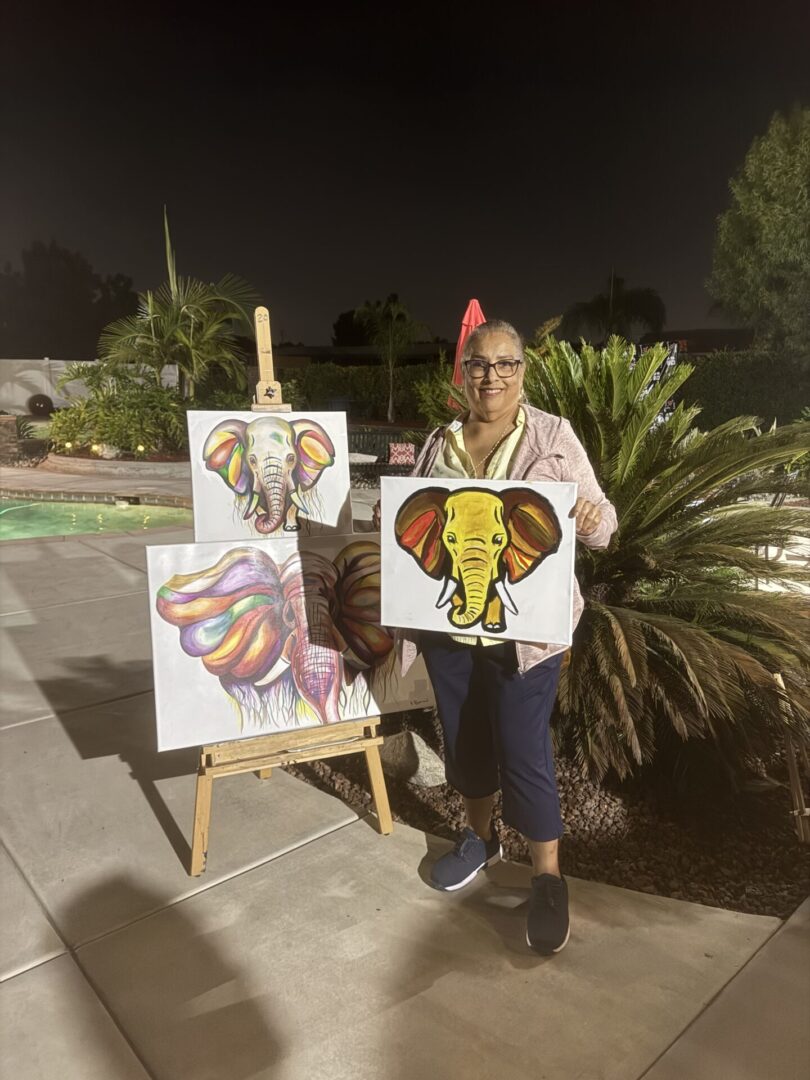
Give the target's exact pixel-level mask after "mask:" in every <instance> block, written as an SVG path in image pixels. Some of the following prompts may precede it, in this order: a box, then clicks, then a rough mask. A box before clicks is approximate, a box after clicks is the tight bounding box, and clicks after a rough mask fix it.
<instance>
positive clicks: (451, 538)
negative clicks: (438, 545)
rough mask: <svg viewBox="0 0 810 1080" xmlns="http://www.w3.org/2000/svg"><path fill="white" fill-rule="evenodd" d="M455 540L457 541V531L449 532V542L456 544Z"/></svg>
mask: <svg viewBox="0 0 810 1080" xmlns="http://www.w3.org/2000/svg"><path fill="white" fill-rule="evenodd" d="M455 542H456V534H455V533H448V534H447V543H448V544H455Z"/></svg>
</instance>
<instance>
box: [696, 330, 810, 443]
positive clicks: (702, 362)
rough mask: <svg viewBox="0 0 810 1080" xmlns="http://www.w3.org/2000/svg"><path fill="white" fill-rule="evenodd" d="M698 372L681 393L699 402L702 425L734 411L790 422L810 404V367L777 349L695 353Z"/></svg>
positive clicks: (717, 421)
mask: <svg viewBox="0 0 810 1080" xmlns="http://www.w3.org/2000/svg"><path fill="white" fill-rule="evenodd" d="M686 360H688V361H689V362H690V363H693V364H694V369H695V370H694V374H693V375H692V377H691V378H690V379H689V382H688V383H687V384H686V385H685V386H684V388H683V389H682V390H681V392H680V394H679V397H680V399H681V400H682V401H685V402H686V403H687V404H690V405H692V404H694V405H699V406H700V409H701V415H700V426H701V427H702V428H710V427H715V426H716V425H717V424H723V423H725V422H726V420H731V419H732V417H734V416H741V415H745V416H758V417H759V418H760V420H761V421H762V422H763V424H764V425H766V426H769V425H770V424H772V423H773V422H774V420H775V421H776V422H777V424H789V423H790V422H791V421H792V420H796V419H798V417H799V416H800V414H801V410H802V407H803V406H805V405H808V404H810V366H809V365H807V364H806V363H803V362H802V361H801V360H797V359H794V358H791V357H788V356H785V355H781V354H779V353H769V352H764V351H762V350H756V349H750V350H746V351H744V352H732V351H730V350H729V351H720V352H716V353H709V354H708V355H707V356H700V357H696V358H695V360H694V361H691V360H690V358H689V356H688V355H687V356H686Z"/></svg>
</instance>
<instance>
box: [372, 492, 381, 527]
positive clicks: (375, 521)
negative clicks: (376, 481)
mask: <svg viewBox="0 0 810 1080" xmlns="http://www.w3.org/2000/svg"><path fill="white" fill-rule="evenodd" d="M371 527H372V529H373V530H374V532H379V531H380V500H379V499H377V501H376V502H375V503H374V509H373V510H372V511H371Z"/></svg>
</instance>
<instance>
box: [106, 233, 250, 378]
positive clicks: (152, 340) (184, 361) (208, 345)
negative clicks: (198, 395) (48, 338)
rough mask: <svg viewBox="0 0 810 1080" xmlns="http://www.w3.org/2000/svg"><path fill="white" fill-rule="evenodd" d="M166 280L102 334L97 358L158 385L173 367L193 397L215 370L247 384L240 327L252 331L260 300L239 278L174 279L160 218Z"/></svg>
mask: <svg viewBox="0 0 810 1080" xmlns="http://www.w3.org/2000/svg"><path fill="white" fill-rule="evenodd" d="M164 232H165V240H166V269H167V274H168V280H167V281H166V282H165V283H164V284H163V285H161V286H160V288H158V289H156V290H154V291H152V290H148V291H147V292H145V293H140V294H139V295H138V312H137V314H136V315H131V316H128V317H127V318H123V319H118V320H117V321H116V322H113V323H111V324H110V325H109V326H108V327H106V329H105V330H104V331H103V332H102V334H101V337H100V339H99V358H100V359H101V360H105V361H108V362H110V363H112V364H133V363H134V364H138V365H140V366H142V367H147V368H149V369H151V370H152V371H153V372H154V374H155V378H156V379H157V380H158V381H159V380H160V376H161V373H162V371H163V369H164V368H165V367H167V366H169V365H171V364H175V365H176V366H177V371H178V378H179V383H180V389H181V391H182V392H183V394H184V396H186V397H190V398H193V397H194V395H195V390H196V387H197V386H198V385H199V383H200V382H202V381H203V380H204V379H205V377H206V376H207V375H208V374H209V373H210V372H211V371H212V370H214V369H216V368H219V369H221V370H222V371H224V372H225V373H226V374H227V375H228V377H229V378H231V379H233V381H234V383H235V385H236V386H238V387H243V386H244V385H245V384H246V378H245V370H244V357H243V355H242V351H241V349H240V347H239V344H238V334H239V331H240V328H241V330H242V332H243V333H244V332H245V331H247V332H250V330H251V328H252V315H253V309H254V308H255V306H256V304H257V303H258V297H257V295H256V294H255V292H254V291H253V289H252V288H251V287H250V286H249V285H247V284H246V283H245V282H243V281H241V280H240V279H239V278H237V277H234V276H233V275H232V274H227V275H226V276H225V277H223V278H222V279H221V280H220V281H219V282H217V283H216V284H207V283H206V282H204V281H199V280H197V279H196V278H188V277H182V276H180V275H178V273H177V270H176V267H175V259H174V251H173V250H172V246H171V239H170V236H169V223H168V220H167V219H166V216H165V213H164Z"/></svg>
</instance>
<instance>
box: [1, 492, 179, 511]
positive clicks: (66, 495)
mask: <svg viewBox="0 0 810 1080" xmlns="http://www.w3.org/2000/svg"><path fill="white" fill-rule="evenodd" d="M0 499H30V500H31V501H32V502H75V503H89V502H97V503H108V504H110V505H114V504H115V503H117V502H126V503H129V504H130V506H174V507H179V508H180V509H183V510H192V509H193V505H192V500H191V498H189V497H188V496H186V495H157V494H153V493H152V492H148V491H145V492H143V493H140V492H139V493H138V494H134V495H116V494H115V493H111V492H109V491H82V492H78V491H30V490H26V489H25V488H5V487H0Z"/></svg>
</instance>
